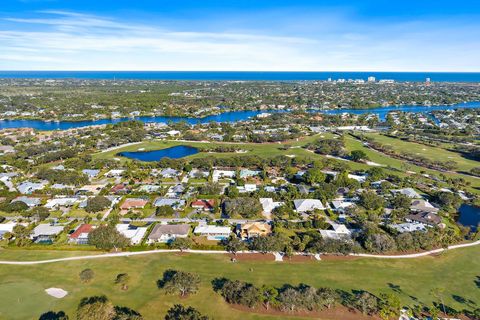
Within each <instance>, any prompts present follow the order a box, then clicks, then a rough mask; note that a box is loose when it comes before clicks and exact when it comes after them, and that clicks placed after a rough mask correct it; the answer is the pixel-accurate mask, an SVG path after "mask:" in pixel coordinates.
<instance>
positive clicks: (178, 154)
mask: <svg viewBox="0 0 480 320" xmlns="http://www.w3.org/2000/svg"><path fill="white" fill-rule="evenodd" d="M198 152H199V151H198V149H197V148H194V147H189V146H175V147H170V148H166V149H161V150H152V151H131V152H127V151H125V152H120V153H118V155H119V156H122V157H125V158H129V159H135V160H140V161H147V162H151V161H159V160H161V159H163V158H171V159H179V158H183V157H187V156H191V155H194V154H196V153H198Z"/></svg>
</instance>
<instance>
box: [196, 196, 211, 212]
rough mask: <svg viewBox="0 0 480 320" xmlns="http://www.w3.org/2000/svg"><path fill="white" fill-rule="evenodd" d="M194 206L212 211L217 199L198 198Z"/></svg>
mask: <svg viewBox="0 0 480 320" xmlns="http://www.w3.org/2000/svg"><path fill="white" fill-rule="evenodd" d="M191 206H192V208H194V209H197V210H202V211H212V210H213V208H215V200H213V199H208V200H206V199H198V200H196V201H194V202H192V204H191Z"/></svg>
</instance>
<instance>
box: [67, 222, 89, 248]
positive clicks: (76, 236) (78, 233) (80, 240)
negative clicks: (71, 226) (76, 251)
mask: <svg viewBox="0 0 480 320" xmlns="http://www.w3.org/2000/svg"><path fill="white" fill-rule="evenodd" d="M93 229H95V226H93V225H91V224H82V225H80V226H79V227H78V228H77V229H75V231H74V232H73V233H72V234H70V235H69V236H68V242H70V243H74V244H88V235H89V234H90V232H91V231H92V230H93Z"/></svg>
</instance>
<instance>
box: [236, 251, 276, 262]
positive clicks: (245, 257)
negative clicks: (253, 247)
mask: <svg viewBox="0 0 480 320" xmlns="http://www.w3.org/2000/svg"><path fill="white" fill-rule="evenodd" d="M228 256H229V257H230V258H231V259H236V260H237V261H275V256H274V255H273V254H271V253H267V254H262V253H237V255H233V254H229V255H228Z"/></svg>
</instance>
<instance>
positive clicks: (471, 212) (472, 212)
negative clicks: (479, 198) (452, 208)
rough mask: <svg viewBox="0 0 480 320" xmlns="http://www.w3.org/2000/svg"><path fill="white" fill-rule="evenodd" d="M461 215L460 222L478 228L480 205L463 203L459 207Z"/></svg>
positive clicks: (473, 228) (474, 228)
mask: <svg viewBox="0 0 480 320" xmlns="http://www.w3.org/2000/svg"><path fill="white" fill-rule="evenodd" d="M459 212H460V217H459V219H458V223H460V224H461V225H463V226H466V227H471V228H472V230H476V229H477V228H478V226H479V224H480V207H477V206H473V205H469V204H462V205H461V206H460V209H459Z"/></svg>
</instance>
